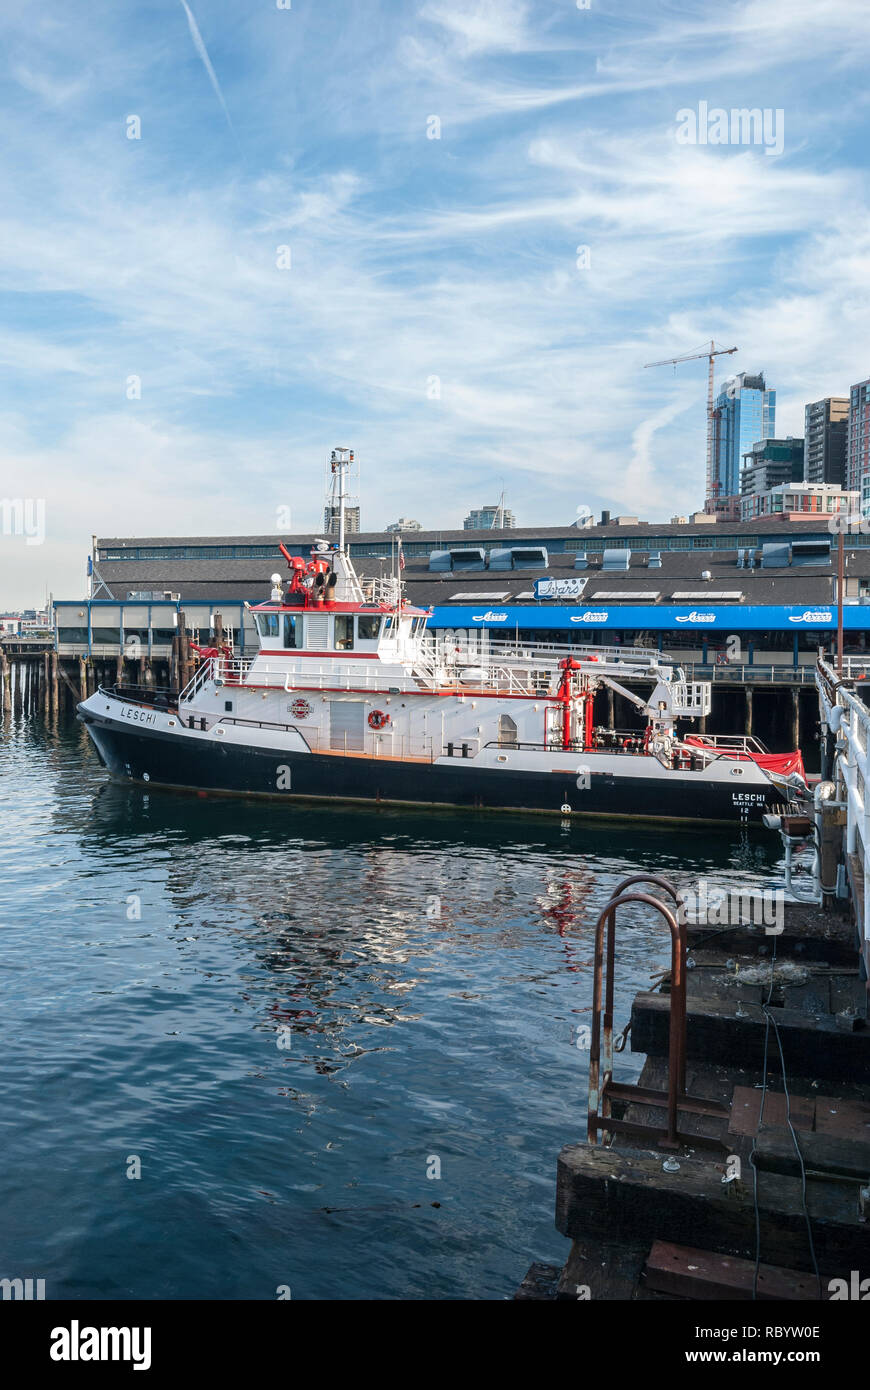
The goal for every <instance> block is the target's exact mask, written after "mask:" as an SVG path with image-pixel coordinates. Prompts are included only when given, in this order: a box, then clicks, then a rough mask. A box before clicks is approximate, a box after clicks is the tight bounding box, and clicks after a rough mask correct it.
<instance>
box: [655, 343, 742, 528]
mask: <svg viewBox="0 0 870 1390" xmlns="http://www.w3.org/2000/svg"><path fill="white" fill-rule="evenodd" d="M736 351H737V348H736V347H731V348H723V347H717V346H716V344H715V343H714V342H713V340H712V339H711V340H710V346H709V347H704V348H701V349H700V350H698V351H695V352H684V353H683V355H682V357H665V358H663V360H662V361H661V362H644V367H674V368H676V365H677V363H678V362H695V361H696V360H697V359H698V358H700V357H706V358H707V362H708V364H709V365H708V371H707V491H706V496H705V498H704V503H705V505H706V503H707V502H709V501H710V500H711V499H712V498H714V497H716V495H717V493H718V491H719V484H718V482H716V481H714V471H715V470H714V467H713V359H714V357H727V356H728V355H729V354H730V353H732V352H736Z"/></svg>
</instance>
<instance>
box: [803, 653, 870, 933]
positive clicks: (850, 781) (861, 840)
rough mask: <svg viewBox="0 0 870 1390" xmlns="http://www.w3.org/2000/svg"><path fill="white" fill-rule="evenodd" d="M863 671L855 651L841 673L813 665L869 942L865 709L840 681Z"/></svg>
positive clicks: (869, 725)
mask: <svg viewBox="0 0 870 1390" xmlns="http://www.w3.org/2000/svg"><path fill="white" fill-rule="evenodd" d="M868 676H870V667H868V663H867V661H866V660H865V659H864V658H862V657H856V656H853V657H844V658H843V669H842V672H838V671H837V670H836V669H835V667H834V666H833V665H832V664H831V662H830V661H828V660H827V659H826V658H825V657H820V658H819V662H818V666H817V668H816V687H817V689H818V692H819V711H820V714H821V720H822V730H823V732H824V733H826V734H827V735H828V736H829V737H831V738H832V739H833V740H834V753H833V768H832V773H833V778H834V783H835V786H836V801H837V802H838V803H839V802H842V803H843V805H844V809H845V812H846V828H845V849H846V854H847V855H849V856H851V857H852V858H853V862H855V860H858V859H860V864H861V869H862V872H863V881H862V884H861V887H862V888H863V894H859V893H857V892H856V893H855V905H856V916H857V917H859V918H860V917H863V921H862V922H861V929H862V936H863V940H864V941H865V942H870V795H868V790H867V789H868V786H870V708H868V707H867V705H866V704H865V703H864V701H863V700H862V699H861V697H860V695H859V694H858V693H857V691H856V690H854V689H850V688H849V685H848V684H844V683H843V682H861V681H866V680H867V679H868ZM828 891H830V890H828ZM862 897H863V902H862V901H861V898H862ZM859 908H860V911H859Z"/></svg>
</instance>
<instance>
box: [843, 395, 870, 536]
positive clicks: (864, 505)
mask: <svg viewBox="0 0 870 1390" xmlns="http://www.w3.org/2000/svg"><path fill="white" fill-rule="evenodd" d="M846 487H847V488H848V489H849V491H850V492H857V493H858V496H859V506H860V509H861V515H862V516H870V378H868V380H866V381H859V382H858V384H857V385H856V386H853V387H852V388H851V390H850V391H849V434H848V439H847V443H846Z"/></svg>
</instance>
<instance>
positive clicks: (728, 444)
mask: <svg viewBox="0 0 870 1390" xmlns="http://www.w3.org/2000/svg"><path fill="white" fill-rule="evenodd" d="M775 428H776V392H775V391H769V390H768V389H767V387H766V386H765V384H764V376H763V374H760V375H758V376H751V375H750V374H749V373H748V372H741V373H740V375H739V376H733V377H730V378H729V380H728V381H726V383H725V385H724V386H723V388H722V390H721V391H720V392H719V395H718V396H717V397H716V404H715V406H714V408H713V464H714V467H713V482H714V486H716V488H717V495H718V496H719V497H733V496H735V495H736V494H737V493H739V491H740V469H741V467H742V464H743V455H744V454H748V453H749V452H750V451H751V449H752V446H753V444H757V443H758V442H759V441H760V440H763V439H772V438H773V436H774V433H775Z"/></svg>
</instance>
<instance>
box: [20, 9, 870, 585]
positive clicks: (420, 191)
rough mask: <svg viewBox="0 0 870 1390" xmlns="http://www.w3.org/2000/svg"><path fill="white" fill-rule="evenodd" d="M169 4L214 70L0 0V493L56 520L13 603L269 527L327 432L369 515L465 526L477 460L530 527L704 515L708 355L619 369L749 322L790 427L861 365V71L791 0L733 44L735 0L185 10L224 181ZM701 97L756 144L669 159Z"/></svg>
mask: <svg viewBox="0 0 870 1390" xmlns="http://www.w3.org/2000/svg"><path fill="white" fill-rule="evenodd" d="M772 2H773V0H772ZM182 3H183V4H184V0H182ZM194 3H195V0H194ZM800 3H801V4H803V3H804V0H800ZM815 3H818V4H819V5H820V7H821V13H822V14H823V15H824V16H825V18H826V19H827V20H829V21H833V20H834V19H840V18H841V17H842V11H841V10H839V9H837V8H836V6H837V4H839V0H829V2H828V3H826V0H814V4H815ZM776 4H777V5H779V0H776ZM197 8H198V9H199V10H200V12H201V17H203V19H204V16H205V12H204V10H202V6H201V5H200V6H198V7H197ZM184 9H185V12H186V14H187V17H188V25H189V27H190V32H191V37H192V39H193V42H194V50H195V52H196V54H197V55H198V57H199V58H200V60H201V61H202V62H203V65H204V66H205V69H206V73H207V75H208V78H209V83H210V85H211V88H212V90H209V89H208V88H207V87H206V85H205V84H203V83H200V82H195V83H191V82H190V81H189V80H186V81H185V80H184V79H185V78H188V79H189V72H190V56H191V55H190V51H189V49H187V48H186V47H185V48H184V49H183V50H181V51H180V46H179V42H178V34H177V32H176V33H173V32H171V31H167V29H166V27H165V25H163V24H161V23H158V22H157V20H156V19H155V17H154V14H153V12H152V11H150V10H148V8H147V7H144V8H138V9H137V10H136V11H135V13H134V14H133V15H132V17H131V15H130V13H128V12H126V11H125V12H124V15H123V16H121V14H120V12H119V10H118V8H117V6H116V5H115V4H114V0H93V3H92V5H91V6H89V18H88V23H87V25H85V26H84V27H82V25H81V24H79V23H78V22H77V21H76V20H75V19H74V17H73V16H72V15H65V14H64V13H63V11H58V12H56V13H54V12H53V13H52V15H51V16H50V21H49V19H47V18H46V16H45V15H44V13H43V10H42V7H40V6H39V5H37V4H36V3H35V0H34V2H33V3H23V5H22V7H20V8H19V7H16V8H15V9H14V10H7V11H6V12H5V13H4V14H3V15H0V42H2V43H3V44H4V50H5V51H8V52H10V53H13V54H14V55H15V59H14V61H15V63H16V65H17V66H18V67H19V68H20V70H21V71H20V73H19V79H18V82H17V84H15V83H12V84H9V85H8V86H7V88H5V89H3V90H2V91H0V115H2V116H3V117H4V118H5V120H6V124H7V125H8V126H9V127H10V128H13V129H14V130H15V133H16V138H15V140H14V141H8V142H6V143H5V144H4V145H3V146H2V147H0V178H2V181H3V187H4V199H3V203H2V206H0V242H2V245H3V247H4V258H3V263H2V264H0V310H2V315H3V317H2V323H3V328H2V331H0V360H2V362H3V372H2V375H0V451H2V467H3V475H4V489H3V490H4V493H7V494H9V495H13V496H17V495H28V489H35V488H37V487H38V488H39V489H40V492H39V494H38V495H40V496H41V495H45V497H46V502H47V527H48V539H47V542H46V545H45V546H44V547H30V548H28V550H27V553H26V554H25V553H23V552H22V554H21V555H20V556H17V557H16V564H15V566H14V578H15V582H16V583H17V584H19V585H20V591H19V593H18V594H17V597H19V598H20V599H21V600H22V601H23V600H24V599H26V598H27V597H28V594H30V595H31V596H32V595H35V594H38V593H41V591H42V586H43V582H44V580H45V579H48V582H49V583H50V584H51V586H52V587H53V588H54V589H55V591H56V592H61V591H64V590H66V591H70V590H75V592H78V591H79V589H80V587H81V584H82V575H81V566H80V564H79V562H78V558H77V557H78V556H79V554H80V553H81V552H82V545H83V544H85V545H86V543H87V540H88V539H89V537H90V534H91V532H92V531H98V532H101V533H104V534H112V533H115V534H117V533H119V532H125V531H139V532H140V533H150V534H161V533H162V534H169V533H171V532H173V531H186V532H194V533H195V532H207V531H211V532H212V533H215V534H217V533H223V532H226V530H227V529H238V530H239V532H268V531H269V530H270V529H271V527H272V524H273V520H274V517H275V513H276V509H277V507H278V506H281V505H291V507H292V511H293V515H294V518H295V519H296V524H297V525H298V526H299V528H300V529H301V528H303V527H304V528H306V529H308V528H312V527H314V526H316V524H317V518H318V514H319V511H320V506H321V505H322V498H321V488H322V473H321V468H320V461H321V459H322V458H323V456H324V454H325V452H326V451H327V450H328V449H329V448H330V447H331V445H332V444H334V443H336V442H338V441H339V440H341V442H343V443H345V442H347V443H352V444H353V445H354V446H355V448H356V449H357V452H358V457H359V458H360V459H361V460H362V464H363V496H362V506H363V524H364V525H367V526H380V525H383V524H385V523H387V522H389V521H391V520H394V519H395V517H396V516H398V515H399V514H400V513H402V514H404V515H406V516H416V517H417V518H418V519H419V520H420V521H421V522H423V523H424V524H427V525H432V526H448V525H450V526H452V525H455V524H457V523H458V522H459V521H461V518H462V516H463V514H464V512H465V511H466V510H467V508H468V507H469V506H470V505H474V504H479V503H480V502H482V501H486V500H487V499H488V498H489V497H491V496H493V495H497V492H498V491H499V490H500V487H501V483H500V479H502V478H504V480H505V486H506V490H507V500H508V504H509V505H510V506H511V507H512V508H513V510H514V511H515V512H516V513H517V515H518V517H519V519H520V520H521V521H522V522H526V523H529V524H533V525H534V524H539V523H540V524H545V523H550V522H553V521H558V520H559V519H563V518H564V519H572V518H573V517H574V515H575V508H576V506H577V504H578V503H580V502H586V503H588V504H589V505H590V506H592V507H593V508H597V507H599V506H604V507H610V508H611V509H613V508H616V509H618V510H632V511H634V510H635V509H641V510H644V511H646V512H647V513H648V514H649V515H651V516H659V517H661V516H664V515H668V516H669V515H670V514H671V513H672V512H674V511H682V510H688V509H690V508H694V507H695V506H697V505H698V503H699V501H700V495H701V489H702V487H703V474H704V433H705V416H704V397H705V374H704V364H703V363H700V364H691V363H690V364H686V365H685V366H684V367H681V368H680V369H679V371H678V372H677V373H672V372H670V371H668V370H667V369H664V370H662V371H660V372H645V371H643V363H644V362H647V361H651V360H654V359H656V358H659V357H667V356H670V355H672V354H673V355H677V354H678V353H680V352H684V351H686V350H688V349H689V348H691V347H692V346H693V345H694V344H696V343H699V342H701V341H703V340H704V339H709V338H710V337H711V336H714V337H716V338H717V339H719V340H725V339H727V340H728V342H729V344H730V343H731V342H734V343H737V344H739V346H740V354H739V355H738V356H737V358H736V359H733V362H732V361H729V370H731V369H732V367H733V369H736V370H740V369H741V368H746V369H750V370H755V369H758V368H761V367H763V368H764V369H765V370H766V371H767V374H768V377H769V379H770V381H771V382H772V384H773V385H775V386H776V387H777V392H778V414H777V430H778V432H779V433H795V434H799V433H800V432H801V429H802V423H803V414H802V410H803V403H804V401H805V400H809V399H815V398H816V397H817V396H820V395H823V394H826V393H832V392H835V393H837V394H839V393H841V392H842V391H844V390H845V389H847V388H848V385H849V384H850V383H851V381H854V380H858V379H859V378H860V377H861V376H863V375H865V374H866V370H867V369H866V364H865V363H864V362H863V361H861V360H859V355H858V349H857V348H856V346H855V345H856V343H860V342H861V341H863V329H864V324H865V323H866V320H867V317H868V315H870V233H868V231H867V227H868V226H870V216H868V201H870V200H868V193H867V186H866V154H865V139H864V131H863V119H864V117H863V112H864V105H863V103H864V102H865V100H866V98H865V93H864V87H863V78H862V76H861V74H860V72H859V71H858V70H857V69H855V70H853V69H852V68H851V67H849V66H848V64H846V66H845V67H840V66H838V67H837V71H836V75H835V76H831V75H830V73H828V77H827V79H826V78H825V75H824V72H820V70H819V64H818V62H817V54H818V53H819V52H821V51H823V46H824V52H825V53H827V54H828V55H829V56H830V57H831V61H832V62H839V60H838V59H837V58H836V56H835V53H834V46H833V45H832V41H831V40H830V39H829V38H826V37H824V36H822V35H821V34H820V27H821V26H820V24H819V23H817V21H816V19H815V18H814V17H813V16H812V15H810V14H809V11H807V13H806V14H805V13H804V10H803V9H801V10H800V11H796V12H795V13H799V14H800V15H802V16H803V18H804V19H805V20H806V22H807V24H808V25H809V26H810V27H809V28H808V29H807V31H806V33H805V34H804V35H803V37H802V31H801V29H800V26H799V25H797V24H791V23H789V25H788V35H787V40H786V38H782V37H776V36H775V35H771V36H769V37H770V43H769V44H767V43H759V44H754V43H750V44H749V45H748V50H749V54H750V56H749V57H748V58H747V59H746V60H745V62H743V64H742V66H741V61H740V57H739V52H740V47H741V44H743V45H744V46H746V44H745V40H746V37H747V34H748V33H750V32H754V31H753V30H752V29H751V26H752V24H753V23H755V22H756V21H757V22H758V23H761V22H762V20H763V19H764V15H765V14H766V13H767V10H766V9H763V8H760V7H758V6H754V5H735V4H725V5H724V6H722V7H720V8H719V9H714V10H711V9H710V7H709V5H708V4H707V3H706V0H704V3H702V2H701V0H687V3H685V4H682V5H681V6H680V8H679V11H676V10H675V9H674V7H673V6H672V5H670V4H665V3H664V0H662V3H660V4H656V3H654V4H652V5H650V4H649V3H646V0H644V3H640V0H625V3H624V6H622V7H621V8H620V12H619V18H618V19H617V18H616V17H615V16H614V15H613V14H612V13H609V12H608V13H606V12H605V11H604V9H603V8H601V7H598V9H597V10H596V7H595V6H594V5H593V7H592V9H590V10H589V11H578V10H576V9H575V8H574V7H573V6H572V5H566V6H564V7H555V8H554V7H553V6H552V5H550V4H549V3H544V0H528V2H527V3H525V4H519V3H516V4H508V3H505V4H503V5H502V4H498V5H496V4H483V3H481V4H475V5H470V6H462V5H460V4H459V3H458V0H427V3H426V4H425V5H424V7H423V8H422V9H421V10H420V11H419V12H417V13H415V12H414V11H413V10H412V9H410V8H409V7H408V6H406V5H404V4H399V3H398V0H371V3H370V4H368V5H367V6H366V7H365V12H364V13H363V12H362V11H361V10H360V9H359V8H358V7H353V6H347V7H319V8H313V7H306V6H294V8H293V9H292V10H278V8H277V6H272V5H265V6H255V7H251V8H250V9H245V8H242V7H239V6H237V5H234V4H232V3H230V0H209V10H208V21H209V23H208V26H207V28H206V32H207V34H208V36H209V46H210V48H211V51H212V54H213V55H214V59H215V62H216V63H217V68H218V69H219V71H220V73H221V78H222V80H223V82H224V84H225V86H226V90H227V92H228V94H229V95H230V97H231V100H232V104H233V109H234V111H236V112H238V113H242V112H243V113H244V123H245V124H244V134H245V144H246V152H247V155H248V159H247V163H246V164H244V165H242V164H240V161H239V160H238V159H237V158H236V157H235V153H234V151H233V150H231V149H230V147H229V145H228V142H227V140H226V135H225V131H224V120H226V121H227V123H228V125H229V126H230V129H233V124H232V122H231V121H230V119H229V115H228V111H227V103H226V102H225V101H224V100H223V97H222V95H221V88H220V86H219V85H218V81H217V78H216V76H215V68H214V66H213V65H212V62H211V61H210V59H209V55H208V53H207V52H206V51H205V46H204V44H203V41H202V37H201V35H200V31H199V29H198V26H197V24H196V20H195V19H194V17H193V12H192V10H191V8H190V5H189V4H184ZM777 12H778V13H779V15H780V18H782V19H783V21H785V19H786V12H785V10H783V9H778V11H777ZM759 16H761V18H759ZM835 30H836V26H835ZM669 35H670V40H671V47H670V49H668V47H667V40H668V36H669ZM862 42H863V40H862ZM185 44H186V41H185ZM776 45H779V48H778V49H777V52H778V53H779V55H780V56H779V58H776V57H773V58H772V57H771V53H772V52H773V49H774V47H775V46H776ZM758 49H760V50H763V53H762V54H761V56H758V55H757V52H756V50H758ZM783 55H786V59H783ZM598 59H600V63H597V60H598ZM762 64H763V82H761V85H760V86H756V85H755V84H756V83H758V82H759V81H760V74H762V66H761V65H762ZM822 67H823V68H824V65H822ZM85 72H87V73H88V75H89V78H90V79H91V80H89V81H88V82H87V83H81V84H80V86H79V84H78V83H77V82H76V83H74V82H73V79H71V78H69V76H68V74H69V73H76V74H78V73H85ZM731 73H733V76H731V75H729V74H731ZM22 74H31V75H32V74H53V75H57V74H64V75H65V76H64V79H63V83H60V84H55V83H54V81H53V80H46V81H42V79H40V78H37V79H35V80H33V81H30V82H27V81H25V80H24V78H23V77H22ZM64 84H69V90H66V88H65V86H64ZM714 87H715V90H714ZM756 92H757V93H758V96H757V97H756V96H755V95H754V93H756ZM215 96H217V98H218V100H219V102H220V107H221V113H222V114H219V113H218V111H217V108H215V106H214V97H215ZM59 98H61V99H59ZM699 99H708V100H710V101H711V102H713V103H721V104H723V105H726V106H728V105H746V104H751V105H754V104H760V105H771V106H778V107H780V106H781V107H784V108H785V110H786V149H785V153H784V154H783V156H782V158H780V159H776V160H772V159H768V158H765V157H764V155H763V153H762V152H761V151H760V150H756V149H752V148H749V149H734V148H718V149H717V148H713V147H706V148H702V147H694V148H692V147H689V148H686V147H679V146H677V144H676V141H675V139H674V116H675V112H676V111H677V110H678V109H679V108H680V107H682V106H685V105H693V104H695V103H696V102H697V101H698V100H699ZM127 112H137V113H140V114H141V117H142V139H141V140H140V141H130V140H128V139H127V138H126V135H125V126H124V119H123V116H124V113H127ZM833 112H837V113H839V114H837V115H836V116H834V117H832V113H833ZM432 114H437V115H438V116H439V119H440V122H441V127H442V130H441V139H440V140H432V139H428V138H427V121H428V118H429V117H430V116H431V115H432ZM239 118H240V119H241V115H240V116H239ZM820 209H823V210H824V216H823V217H822V216H821V215H820ZM279 246H288V247H289V248H290V250H291V252H292V264H291V266H290V268H289V269H282V268H281V267H280V265H279V257H278V247H279ZM581 246H583V247H587V248H588V252H589V255H588V257H587V258H586V259H585V260H583V261H581V262H580V263H578V247H581ZM132 377H136V378H138V379H139V382H140V384H141V391H140V392H139V393H138V394H136V393H135V392H134V393H133V395H132V397H131V396H129V395H128V381H129V379H130V378H132ZM493 489H495V492H493ZM170 497H171V499H172V504H171V507H168V505H167V498H170ZM3 558H4V557H3V555H2V554H0V560H2V559H3ZM6 569H7V571H9V570H10V567H9V566H7V567H6ZM10 582H11V581H10ZM14 597H15V596H14V595H13V593H12V592H11V591H6V590H4V591H3V593H2V601H3V602H11V601H14Z"/></svg>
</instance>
